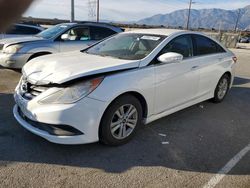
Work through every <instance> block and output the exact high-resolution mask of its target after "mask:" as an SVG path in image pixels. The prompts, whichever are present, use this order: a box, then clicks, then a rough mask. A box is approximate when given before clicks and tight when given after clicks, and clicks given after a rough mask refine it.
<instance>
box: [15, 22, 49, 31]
mask: <svg viewBox="0 0 250 188" xmlns="http://www.w3.org/2000/svg"><path fill="white" fill-rule="evenodd" d="M14 25H17V26H24V27H31V28H35V29H39V30H41V31H42V30H44V28H43V27H40V26H35V25H30V24H22V23H16V24H14Z"/></svg>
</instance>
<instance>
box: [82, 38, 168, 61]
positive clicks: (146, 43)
mask: <svg viewBox="0 0 250 188" xmlns="http://www.w3.org/2000/svg"><path fill="white" fill-rule="evenodd" d="M164 38H166V37H165V36H159V35H148V34H135V33H128V34H118V35H115V36H113V37H111V38H109V39H107V40H104V41H103V42H101V43H99V44H97V45H95V46H93V47H91V48H89V49H88V50H87V51H86V53H88V54H94V55H100V56H111V57H114V58H118V59H125V60H140V59H143V58H145V57H146V56H147V55H149V54H150V53H151V52H152V51H153V50H154V49H155V48H156V47H157V46H158V45H159V44H160V43H161V42H162V41H163V40H164Z"/></svg>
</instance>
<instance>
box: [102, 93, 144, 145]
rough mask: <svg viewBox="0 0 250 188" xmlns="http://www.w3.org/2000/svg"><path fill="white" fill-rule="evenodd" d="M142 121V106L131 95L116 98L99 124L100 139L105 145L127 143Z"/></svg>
mask: <svg viewBox="0 0 250 188" xmlns="http://www.w3.org/2000/svg"><path fill="white" fill-rule="evenodd" d="M141 122H142V107H141V104H140V102H139V100H138V99H137V98H136V97H134V96H132V95H124V96H121V97H119V98H118V99H116V100H115V101H114V102H113V103H112V104H111V105H110V106H109V107H108V109H107V110H106V111H105V113H104V115H103V118H102V121H101V125H100V135H99V136H100V141H101V142H102V143H104V144H107V145H113V146H117V145H122V144H125V143H127V142H128V141H129V140H130V139H131V138H132V137H133V136H134V135H135V134H136V132H137V130H138V128H139V127H140V124H141Z"/></svg>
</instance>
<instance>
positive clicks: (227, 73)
mask: <svg viewBox="0 0 250 188" xmlns="http://www.w3.org/2000/svg"><path fill="white" fill-rule="evenodd" d="M224 75H227V76H228V77H229V79H230V85H232V81H233V80H232V79H233V75H232V73H231V72H230V71H227V72H225V73H224V74H223V75H222V76H221V78H222V77H223V76H224Z"/></svg>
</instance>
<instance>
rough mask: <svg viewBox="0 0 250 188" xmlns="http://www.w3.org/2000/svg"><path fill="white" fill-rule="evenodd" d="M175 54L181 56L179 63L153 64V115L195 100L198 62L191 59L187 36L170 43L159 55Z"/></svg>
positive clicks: (198, 74) (198, 76) (190, 43)
mask: <svg viewBox="0 0 250 188" xmlns="http://www.w3.org/2000/svg"><path fill="white" fill-rule="evenodd" d="M167 52H176V53H180V54H182V55H183V57H184V59H183V60H182V61H180V62H176V63H169V64H161V63H160V62H158V63H156V64H155V114H159V113H161V112H164V111H167V110H170V109H172V108H175V107H178V106H180V105H184V104H185V103H188V102H191V101H192V100H194V99H195V98H196V95H197V92H198V85H199V79H200V70H199V67H198V61H196V60H194V59H193V58H192V57H193V45H192V39H191V36H189V35H182V36H179V37H177V38H175V39H173V40H172V41H170V42H169V43H168V44H167V46H166V47H165V48H164V49H163V50H162V52H161V53H160V54H159V55H161V54H164V53H167Z"/></svg>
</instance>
